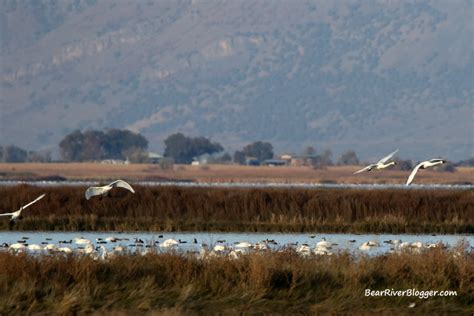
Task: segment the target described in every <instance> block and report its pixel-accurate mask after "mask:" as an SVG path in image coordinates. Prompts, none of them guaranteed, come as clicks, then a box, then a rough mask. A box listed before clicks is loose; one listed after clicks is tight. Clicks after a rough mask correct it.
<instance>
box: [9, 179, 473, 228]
mask: <svg viewBox="0 0 474 316" xmlns="http://www.w3.org/2000/svg"><path fill="white" fill-rule="evenodd" d="M85 189H86V187H81V186H64V187H47V188H44V187H36V186H28V185H20V186H13V187H1V188H0V196H2V199H0V210H3V211H5V212H10V211H12V210H17V209H18V208H19V207H20V206H21V205H24V204H25V203H26V202H28V201H30V200H32V199H33V198H35V197H36V196H38V195H40V194H41V193H46V197H45V198H44V199H42V200H41V201H40V202H38V203H37V204H35V205H33V206H31V207H30V208H28V209H27V210H25V211H24V219H23V220H21V221H19V222H18V223H17V224H16V225H15V227H14V228H13V229H18V230H63V231H66V230H76V231H81V230H89V231H96V230H102V231H109V230H115V231H121V230H126V231H134V230H141V231H145V230H152V231H248V232H326V233H329V232H344V233H468V234H472V233H474V216H473V212H474V191H473V190H459V191H455V190H397V189H386V190H361V189H299V188H292V189H282V188H269V189H251V188H239V189H235V188H232V189H226V188H212V189H210V188H184V187H147V186H144V187H140V186H137V187H136V191H137V193H136V194H131V193H130V192H128V191H126V190H120V189H116V190H113V191H111V194H110V196H108V197H95V198H92V199H91V200H89V201H87V200H85V198H84V191H85ZM0 229H3V230H5V229H8V218H7V217H4V218H1V219H0Z"/></svg>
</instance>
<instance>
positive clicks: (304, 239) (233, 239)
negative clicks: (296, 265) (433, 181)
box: [0, 231, 474, 255]
mask: <svg viewBox="0 0 474 316" xmlns="http://www.w3.org/2000/svg"><path fill="white" fill-rule="evenodd" d="M160 235H162V237H161V236H160ZM109 236H113V237H117V238H121V239H124V238H128V239H129V240H128V241H126V240H122V241H118V242H116V243H107V244H103V246H105V247H106V248H107V249H109V250H111V249H112V248H113V247H115V246H117V245H122V246H126V247H128V248H129V249H133V247H135V244H134V240H135V238H139V239H141V240H143V241H144V242H145V244H154V243H155V242H163V241H164V240H166V239H168V238H173V239H175V240H181V241H185V242H186V243H182V244H180V245H179V246H178V247H177V249H178V250H182V251H199V250H200V249H201V245H202V244H207V245H209V246H210V247H213V246H214V245H215V244H216V243H217V242H218V241H219V240H221V241H222V240H224V242H223V243H222V244H224V245H228V246H233V245H234V243H237V242H242V241H247V242H250V243H252V244H255V243H256V242H261V241H263V240H267V239H269V240H274V241H275V242H276V243H277V245H270V244H269V247H270V248H273V249H278V248H280V247H284V246H291V247H295V248H296V247H297V246H299V245H301V244H304V243H306V244H308V245H309V246H310V247H311V248H314V247H315V245H316V243H317V242H319V241H321V239H322V238H323V237H325V238H326V239H327V240H328V241H330V242H332V243H336V244H337V245H336V246H333V247H332V250H331V251H332V252H337V251H343V250H349V251H354V252H356V253H357V252H362V251H360V250H358V247H359V246H360V245H361V244H362V243H364V242H366V241H375V242H378V243H379V244H380V247H375V248H373V249H372V250H370V251H365V252H364V253H369V254H374V255H375V254H382V253H384V252H387V251H389V250H390V248H391V247H393V246H392V245H390V244H386V243H384V241H386V240H390V239H392V240H395V239H400V240H401V241H403V242H410V243H412V242H418V241H420V242H422V243H423V244H429V243H438V242H441V243H443V244H445V245H448V246H455V245H456V244H457V243H458V242H460V241H466V242H468V243H469V245H470V246H474V236H472V235H436V236H432V235H388V234H378V235H377V234H362V235H353V234H315V235H311V234H280V233H208V232H182V233H159V232H126V233H118V232H41V231H40V232H38V231H35V232H28V231H23V232H16V231H15V232H6V231H3V232H0V244H1V243H7V244H12V243H16V242H17V241H18V240H21V239H22V238H23V237H28V238H29V239H27V243H28V244H40V245H41V243H42V242H47V243H52V244H57V245H59V241H62V240H67V241H69V240H73V239H74V238H86V239H89V240H91V241H92V242H93V243H94V244H95V245H98V244H97V240H96V239H97V238H102V239H105V238H106V237H109ZM312 236H314V237H313V238H311V237H312ZM46 238H50V239H51V240H46ZM194 238H195V239H196V240H197V243H196V244H195V243H193V241H194ZM351 240H355V242H351ZM65 246H67V247H70V248H73V249H74V248H77V247H79V246H80V245H76V244H74V241H73V243H72V244H67V245H65ZM471 249H472V248H471Z"/></svg>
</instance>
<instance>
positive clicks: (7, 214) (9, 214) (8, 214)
mask: <svg viewBox="0 0 474 316" xmlns="http://www.w3.org/2000/svg"><path fill="white" fill-rule="evenodd" d="M12 215H13V213H3V214H0V216H12Z"/></svg>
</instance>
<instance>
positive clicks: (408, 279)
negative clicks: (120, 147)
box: [0, 248, 474, 315]
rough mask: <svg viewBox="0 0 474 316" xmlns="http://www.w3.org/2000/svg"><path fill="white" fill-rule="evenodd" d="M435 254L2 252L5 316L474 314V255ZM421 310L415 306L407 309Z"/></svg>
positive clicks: (0, 288) (1, 309)
mask: <svg viewBox="0 0 474 316" xmlns="http://www.w3.org/2000/svg"><path fill="white" fill-rule="evenodd" d="M455 251H460V248H459V249H457V250H453V251H451V252H446V251H443V250H441V249H433V250H429V251H428V250H427V251H425V252H423V253H421V254H418V255H414V254H410V253H402V254H391V255H384V256H378V257H366V256H362V257H359V258H354V257H352V256H351V255H349V254H347V253H343V254H338V255H333V256H330V257H309V258H302V257H300V256H298V255H297V254H296V253H294V252H293V251H290V250H288V251H285V252H281V253H273V252H270V253H263V254H251V255H246V256H243V257H241V258H239V259H234V260H231V259H227V258H210V259H207V260H201V259H197V258H195V257H193V256H186V255H176V254H149V255H146V256H143V257H142V256H130V255H126V256H120V257H115V258H112V259H111V260H109V261H95V260H93V259H91V258H87V257H73V256H68V257H63V256H42V257H33V256H27V255H13V254H9V253H0V267H2V268H1V269H0V314H2V315H6V314H12V315H13V314H15V315H18V314H31V313H41V314H51V313H55V314H57V313H59V314H84V313H92V312H99V313H106V314H113V315H116V314H117V313H119V315H120V314H121V313H123V314H125V313H127V312H130V313H132V312H133V313H134V314H136V313H138V312H142V313H145V312H153V311H155V312H157V313H161V312H169V313H171V314H174V315H177V314H183V315H189V314H190V313H201V314H202V313H206V314H209V313H225V314H229V313H232V314H235V313H278V314H286V315H288V314H295V313H304V314H316V313H344V314H347V313H351V314H352V313H355V312H361V313H371V314H373V313H376V314H381V313H382V314H395V315H400V314H413V313H418V314H428V313H433V312H434V313H436V314H439V313H442V314H444V313H451V314H457V315H461V314H464V315H470V314H471V313H472V312H473V311H474V309H473V306H474V255H473V253H472V252H467V253H465V254H464V255H461V256H454V255H453V254H454V253H455ZM413 288H414V289H417V290H420V291H426V290H438V291H444V290H450V291H457V296H453V297H431V298H428V299H420V298H417V297H366V296H365V295H364V293H365V292H364V291H365V289H371V290H384V289H394V290H407V289H413ZM412 302H414V303H415V304H416V307H415V308H413V309H410V308H408V305H409V304H410V303H412Z"/></svg>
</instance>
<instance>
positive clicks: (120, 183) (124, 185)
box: [109, 180, 135, 193]
mask: <svg viewBox="0 0 474 316" xmlns="http://www.w3.org/2000/svg"><path fill="white" fill-rule="evenodd" d="M109 186H111V187H112V188H115V187H119V188H124V189H127V190H128V191H130V192H132V193H135V190H134V189H133V188H132V186H131V185H130V184H128V183H127V182H125V181H123V180H117V181H114V182H112V183H111V184H109Z"/></svg>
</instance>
